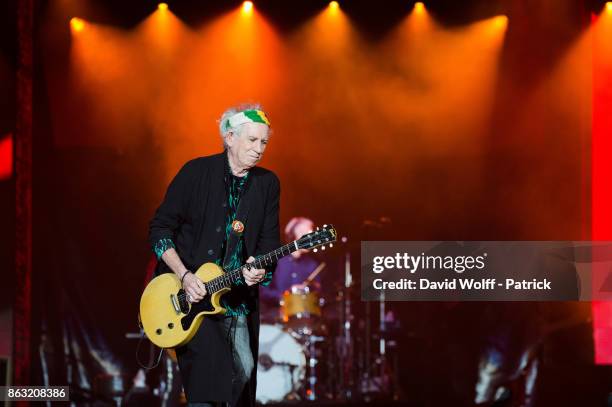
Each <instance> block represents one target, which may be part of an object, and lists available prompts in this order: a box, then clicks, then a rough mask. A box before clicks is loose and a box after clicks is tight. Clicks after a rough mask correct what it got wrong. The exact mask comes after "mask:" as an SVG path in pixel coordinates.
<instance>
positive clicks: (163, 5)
mask: <svg viewBox="0 0 612 407" xmlns="http://www.w3.org/2000/svg"><path fill="white" fill-rule="evenodd" d="M157 9H158V10H159V11H166V10H168V4H166V3H159V4H158V5H157Z"/></svg>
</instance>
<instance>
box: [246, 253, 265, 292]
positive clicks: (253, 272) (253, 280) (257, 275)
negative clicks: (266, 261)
mask: <svg viewBox="0 0 612 407" xmlns="http://www.w3.org/2000/svg"><path fill="white" fill-rule="evenodd" d="M254 261H255V257H253V256H251V257H249V258H248V259H247V261H246V262H247V263H253V262H254ZM265 275H266V270H265V269H256V268H251V269H250V270H249V268H248V267H246V266H244V267H243V268H242V276H243V277H244V281H245V282H246V283H247V285H249V286H250V285H253V284H257V283H261V281H262V280H263V279H264V276H265Z"/></svg>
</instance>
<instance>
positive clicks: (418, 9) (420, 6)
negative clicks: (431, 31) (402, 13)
mask: <svg viewBox="0 0 612 407" xmlns="http://www.w3.org/2000/svg"><path fill="white" fill-rule="evenodd" d="M414 11H415V12H416V13H423V12H425V4H424V3H423V2H422V1H417V2H416V3H414Z"/></svg>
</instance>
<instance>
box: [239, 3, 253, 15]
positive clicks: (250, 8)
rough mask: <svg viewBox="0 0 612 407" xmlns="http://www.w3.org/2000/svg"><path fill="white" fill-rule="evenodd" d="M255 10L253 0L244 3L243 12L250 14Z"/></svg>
mask: <svg viewBox="0 0 612 407" xmlns="http://www.w3.org/2000/svg"><path fill="white" fill-rule="evenodd" d="M252 11H253V2H252V1H245V2H244V3H242V12H243V13H245V14H250V13H251V12H252Z"/></svg>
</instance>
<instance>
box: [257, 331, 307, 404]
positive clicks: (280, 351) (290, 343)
mask: <svg viewBox="0 0 612 407" xmlns="http://www.w3.org/2000/svg"><path fill="white" fill-rule="evenodd" d="M305 374H306V354H305V350H304V347H303V346H302V345H300V344H299V342H298V341H297V340H295V339H294V338H293V336H292V335H291V334H290V333H288V332H286V331H284V330H283V328H282V327H281V326H280V325H269V324H262V325H261V327H260V330H259V360H258V363H257V395H256V399H257V401H258V402H259V403H262V404H266V403H270V402H279V401H283V400H284V399H286V398H288V396H290V395H291V394H292V393H296V392H297V390H299V389H300V388H301V387H302V385H303V383H304V376H305Z"/></svg>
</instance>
